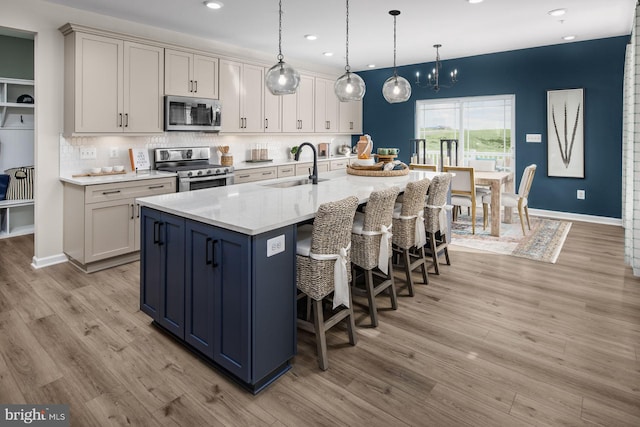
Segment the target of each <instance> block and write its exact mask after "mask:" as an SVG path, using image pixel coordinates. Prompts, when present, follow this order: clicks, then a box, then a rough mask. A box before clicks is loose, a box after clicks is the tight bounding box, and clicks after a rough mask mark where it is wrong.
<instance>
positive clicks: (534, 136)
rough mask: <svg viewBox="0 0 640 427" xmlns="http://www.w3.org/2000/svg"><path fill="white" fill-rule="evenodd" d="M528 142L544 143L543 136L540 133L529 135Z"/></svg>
mask: <svg viewBox="0 0 640 427" xmlns="http://www.w3.org/2000/svg"><path fill="white" fill-rule="evenodd" d="M526 141H527V142H542V135H541V134H539V133H528V134H527V139H526Z"/></svg>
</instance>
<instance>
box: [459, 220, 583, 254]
mask: <svg viewBox="0 0 640 427" xmlns="http://www.w3.org/2000/svg"><path fill="white" fill-rule="evenodd" d="M530 219H531V230H529V229H527V227H526V223H525V229H526V230H527V235H526V236H523V235H522V228H521V227H520V219H519V217H518V215H517V214H514V217H513V221H512V223H511V224H505V223H504V222H503V223H502V224H500V237H494V236H492V235H491V234H490V232H489V228H490V226H487V229H486V230H483V229H482V214H480V217H479V218H476V234H475V235H474V234H472V232H471V218H470V217H469V216H467V215H460V216H458V220H457V221H456V222H452V223H451V244H452V245H454V246H461V247H464V248H469V249H475V250H480V251H488V252H494V253H498V254H504V255H512V256H516V257H521V258H528V259H532V260H536V261H542V262H549V263H555V262H556V260H557V259H558V255H560V251H561V250H562V245H563V244H564V241H565V239H566V238H567V234H569V230H570V229H571V223H570V222H567V221H558V220H553V219H547V218H538V217H530Z"/></svg>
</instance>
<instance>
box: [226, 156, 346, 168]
mask: <svg viewBox="0 0 640 427" xmlns="http://www.w3.org/2000/svg"><path fill="white" fill-rule="evenodd" d="M356 158H357V156H355V155H350V156H342V155H334V156H332V157H323V158H319V159H318V163H322V162H329V161H331V160H345V159H356ZM312 162H313V158H310V159H309V158H305V157H304V156H303V157H301V158H300V160H298V161H295V160H273V161H270V162H268V161H267V162H247V161H241V162H237V163H234V165H233V167H234V169H235V170H236V171H241V170H246V169H256V168H268V167H274V166H287V165H295V164H300V163H312Z"/></svg>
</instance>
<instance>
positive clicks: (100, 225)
mask: <svg viewBox="0 0 640 427" xmlns="http://www.w3.org/2000/svg"><path fill="white" fill-rule="evenodd" d="M175 191H176V179H175V177H167V178H157V179H148V180H143V181H127V182H120V183H114V184H96V185H87V186H82V185H74V184H70V183H65V184H64V233H63V234H64V242H63V249H64V253H65V254H66V255H67V256H68V257H69V258H70V260H71V262H72V263H74V264H75V265H77V266H79V267H80V268H81V269H82V270H84V271H86V272H93V271H97V270H101V269H103V268H107V267H112V266H114V265H118V264H122V263H125V262H130V261H135V260H137V259H138V257H139V253H138V251H139V250H140V206H139V205H138V204H137V203H136V201H135V199H136V198H137V197H145V196H153V195H156V194H166V193H173V192H175Z"/></svg>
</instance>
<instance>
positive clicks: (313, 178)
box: [294, 142, 318, 184]
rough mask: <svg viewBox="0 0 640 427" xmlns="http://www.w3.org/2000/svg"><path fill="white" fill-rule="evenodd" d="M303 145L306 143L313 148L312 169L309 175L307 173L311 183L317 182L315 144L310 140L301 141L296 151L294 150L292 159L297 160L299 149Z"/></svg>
mask: <svg viewBox="0 0 640 427" xmlns="http://www.w3.org/2000/svg"><path fill="white" fill-rule="evenodd" d="M305 145H308V146H309V147H311V149H312V150H313V171H312V172H311V175H309V179H310V180H311V183H312V184H317V183H318V152H317V151H316V147H315V145H313V144H312V143H310V142H303V143H302V144H300V145H299V146H298V151H296V154H295V156H294V159H295V160H296V161H298V159H299V158H300V150H302V147H304V146H305Z"/></svg>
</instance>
